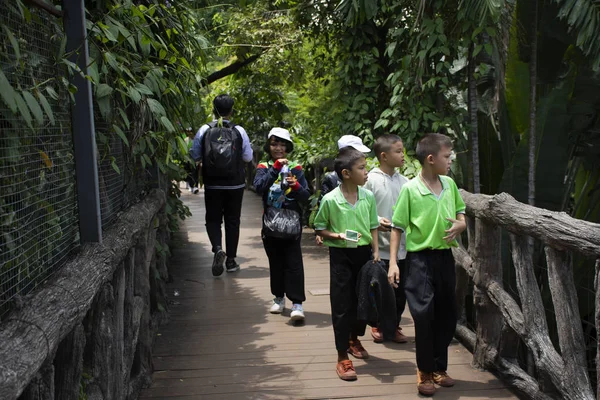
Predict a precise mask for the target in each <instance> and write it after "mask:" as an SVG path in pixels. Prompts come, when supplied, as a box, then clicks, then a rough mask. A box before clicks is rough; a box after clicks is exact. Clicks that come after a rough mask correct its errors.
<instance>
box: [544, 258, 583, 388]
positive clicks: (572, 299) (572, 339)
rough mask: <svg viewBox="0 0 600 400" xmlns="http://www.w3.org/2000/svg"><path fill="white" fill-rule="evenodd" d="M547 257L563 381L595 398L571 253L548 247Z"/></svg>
mask: <svg viewBox="0 0 600 400" xmlns="http://www.w3.org/2000/svg"><path fill="white" fill-rule="evenodd" d="M546 260H547V261H548V283H549V286H550V293H552V303H553V304H554V313H555V315H556V326H557V328H558V341H559V344H560V352H561V355H562V358H563V360H564V362H565V370H564V372H563V377H564V382H561V383H563V384H564V385H565V386H567V385H568V386H570V387H576V388H578V391H579V393H580V397H579V398H582V399H584V398H587V399H593V398H594V394H593V393H592V389H591V386H590V379H589V377H588V373H587V361H586V356H585V342H584V338H583V328H582V327H581V316H580V315H579V304H578V301H577V288H576V287H575V280H574V279H573V269H572V265H573V262H572V258H571V254H570V253H567V252H563V251H559V250H556V249H554V248H552V247H550V246H546Z"/></svg>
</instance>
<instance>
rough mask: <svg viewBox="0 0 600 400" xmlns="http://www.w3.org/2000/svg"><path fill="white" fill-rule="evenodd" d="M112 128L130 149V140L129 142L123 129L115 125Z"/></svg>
mask: <svg viewBox="0 0 600 400" xmlns="http://www.w3.org/2000/svg"><path fill="white" fill-rule="evenodd" d="M112 127H113V129H114V130H115V132H116V133H117V135H119V137H120V138H121V140H122V141H123V142H124V143H125V145H127V147H129V140H127V135H125V132H123V130H122V129H121V128H119V126H118V125H115V124H113V126H112Z"/></svg>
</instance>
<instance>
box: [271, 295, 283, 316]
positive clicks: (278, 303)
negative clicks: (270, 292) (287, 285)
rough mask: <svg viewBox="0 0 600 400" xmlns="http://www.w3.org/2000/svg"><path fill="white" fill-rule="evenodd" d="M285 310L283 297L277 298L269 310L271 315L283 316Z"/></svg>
mask: <svg viewBox="0 0 600 400" xmlns="http://www.w3.org/2000/svg"><path fill="white" fill-rule="evenodd" d="M284 308H285V299H284V298H283V297H275V298H274V299H273V305H272V306H271V308H269V312H270V313H271V314H281V313H282V312H283V309H284Z"/></svg>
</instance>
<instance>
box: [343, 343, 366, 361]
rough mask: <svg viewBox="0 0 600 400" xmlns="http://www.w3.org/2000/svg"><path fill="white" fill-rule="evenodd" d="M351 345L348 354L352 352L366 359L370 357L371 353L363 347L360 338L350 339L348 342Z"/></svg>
mask: <svg viewBox="0 0 600 400" xmlns="http://www.w3.org/2000/svg"><path fill="white" fill-rule="evenodd" d="M348 343H349V344H350V346H349V347H348V354H352V355H353V356H354V357H355V358H360V359H366V358H369V353H367V350H365V348H364V347H363V345H362V343H360V340H358V339H354V340H352V339H350V341H349V342H348Z"/></svg>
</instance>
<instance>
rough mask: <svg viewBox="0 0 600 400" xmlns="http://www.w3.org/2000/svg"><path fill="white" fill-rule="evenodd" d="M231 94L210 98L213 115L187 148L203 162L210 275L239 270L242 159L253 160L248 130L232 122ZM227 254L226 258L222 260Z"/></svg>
mask: <svg viewBox="0 0 600 400" xmlns="http://www.w3.org/2000/svg"><path fill="white" fill-rule="evenodd" d="M233 104H234V101H233V98H231V97H230V96H229V95H226V94H221V95H219V96H217V97H215V99H214V100H213V113H214V116H215V119H214V120H213V121H212V122H211V123H209V124H206V125H203V126H202V127H200V130H199V131H198V133H197V134H196V137H195V138H194V143H193V145H192V149H191V151H190V155H191V157H192V158H193V159H194V160H195V161H196V162H200V161H201V162H202V178H203V181H204V203H205V207H206V231H207V233H208V238H209V239H210V243H211V245H212V252H213V253H214V254H215V255H214V258H213V264H212V274H213V276H219V275H221V274H222V273H223V264H225V268H226V269H227V272H235V271H239V269H240V266H239V264H238V263H237V262H236V261H235V257H236V256H237V247H238V241H239V237H240V215H241V212H242V198H243V196H244V189H245V188H246V180H245V178H246V172H245V163H247V162H250V161H251V160H252V147H251V145H250V139H249V138H248V134H247V133H246V131H245V130H244V128H242V127H241V126H239V125H235V124H234V123H233V122H231V116H232V114H233ZM223 220H224V221H225V250H226V251H223V248H222V233H221V224H222V223H223ZM226 258H227V260H225V259H226Z"/></svg>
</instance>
